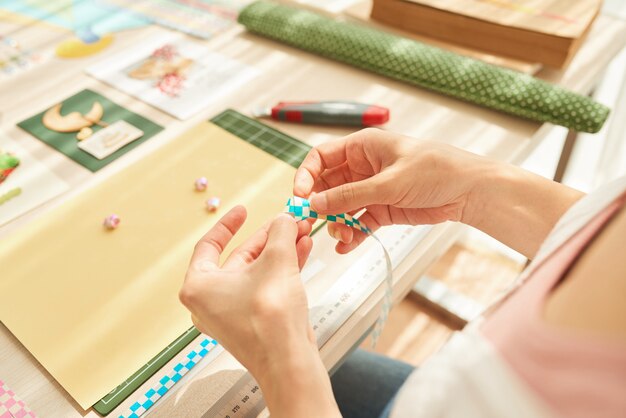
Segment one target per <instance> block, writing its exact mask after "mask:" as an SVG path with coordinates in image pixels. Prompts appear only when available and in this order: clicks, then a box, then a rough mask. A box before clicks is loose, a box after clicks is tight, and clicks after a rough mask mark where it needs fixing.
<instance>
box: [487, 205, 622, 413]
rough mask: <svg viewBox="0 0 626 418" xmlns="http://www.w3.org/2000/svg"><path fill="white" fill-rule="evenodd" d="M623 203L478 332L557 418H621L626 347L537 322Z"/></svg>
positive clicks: (541, 268) (549, 262)
mask: <svg viewBox="0 0 626 418" xmlns="http://www.w3.org/2000/svg"><path fill="white" fill-rule="evenodd" d="M624 197H625V196H622V197H621V198H620V199H618V200H616V201H614V202H613V203H612V204H611V205H609V206H608V207H607V208H606V209H604V210H603V211H602V212H601V213H600V214H598V215H597V216H596V217H595V218H594V219H593V220H592V221H591V222H590V223H588V224H587V225H586V226H585V227H584V228H583V229H581V230H580V231H578V232H577V233H576V234H575V235H574V236H573V237H571V238H570V239H569V240H568V241H567V242H566V243H565V244H563V245H562V246H561V247H560V248H559V249H557V250H556V251H555V252H554V253H553V254H552V255H550V256H548V258H547V259H545V260H544V261H543V262H542V263H541V264H540V265H538V267H537V268H536V270H535V271H534V272H531V274H530V276H529V277H528V278H527V279H526V281H525V282H524V284H523V285H522V286H521V287H520V288H519V289H518V290H517V291H516V292H514V293H513V294H512V295H511V296H509V297H508V299H506V300H505V301H504V302H503V303H502V305H500V306H499V307H498V308H497V309H496V310H495V311H494V312H493V313H492V314H490V315H489V316H488V317H487V318H486V321H485V323H484V324H483V326H482V328H481V332H482V333H483V334H484V335H485V337H486V338H487V339H488V340H489V341H491V343H492V344H493V345H494V346H495V347H496V350H497V351H498V352H499V353H500V355H501V356H502V357H503V358H504V359H505V361H506V362H507V363H508V364H509V365H510V366H511V367H512V369H513V370H514V371H515V372H516V373H517V374H518V375H519V377H520V378H521V379H522V380H523V381H525V382H526V383H527V384H528V385H529V387H530V388H531V389H532V390H533V392H534V393H535V394H536V395H537V396H538V397H539V398H540V399H542V400H543V401H544V403H545V404H546V405H547V406H548V407H550V408H551V409H552V411H553V412H554V414H555V415H557V416H562V417H576V418H579V417H580V418H583V417H584V418H587V417H602V418H613V417H615V418H618V417H619V418H624V417H626V344H622V343H621V342H619V341H616V340H609V339H608V338H607V339H602V338H599V337H591V336H590V335H589V333H587V332H583V331H574V330H566V329H561V328H557V327H554V326H552V325H549V324H547V323H545V322H544V321H543V319H542V312H543V308H544V305H545V301H546V298H547V297H548V295H549V293H550V291H551V290H552V289H553V288H554V287H555V286H556V285H557V284H558V282H559V280H560V279H561V278H562V277H563V275H564V274H565V273H566V271H567V269H568V268H569V267H570V266H571V265H572V263H573V262H574V261H575V260H576V257H577V256H578V255H579V254H580V253H581V252H582V251H583V250H584V249H585V247H586V246H587V245H588V243H589V242H590V240H591V239H592V238H593V237H594V236H595V235H596V234H597V233H598V232H599V231H600V229H601V228H602V226H603V225H605V224H606V222H607V221H608V220H610V219H611V217H612V216H613V215H614V214H615V213H616V212H617V211H618V210H619V209H620V208H621V207H622V206H623V204H624V200H625V199H624ZM625 279H626V278H625Z"/></svg>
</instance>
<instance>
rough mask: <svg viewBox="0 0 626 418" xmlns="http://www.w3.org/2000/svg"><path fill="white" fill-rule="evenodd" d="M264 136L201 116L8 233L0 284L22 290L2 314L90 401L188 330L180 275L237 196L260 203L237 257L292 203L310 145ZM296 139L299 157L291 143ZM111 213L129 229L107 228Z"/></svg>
mask: <svg viewBox="0 0 626 418" xmlns="http://www.w3.org/2000/svg"><path fill="white" fill-rule="evenodd" d="M103 107H104V110H105V111H104V118H105V119H107V114H108V112H107V105H106V103H104V102H103ZM68 110H75V109H71V108H68ZM87 110H88V108H87ZM246 119H247V118H245V117H243V116H242V115H239V114H237V113H236V112H229V113H228V114H226V115H222V117H221V120H222V122H223V125H226V126H228V128H227V129H230V130H234V131H236V130H238V129H244V130H246V131H247V132H250V131H249V130H248V128H249V126H248V125H246V124H245V123H241V122H240V121H241V120H244V121H245V120H246ZM253 122H254V121H253ZM254 123H258V122H254ZM258 125H259V126H261V127H262V126H263V125H262V124H260V123H258ZM44 129H45V128H44ZM257 134H258V135H255V136H254V138H249V139H250V142H248V141H247V140H245V139H241V138H239V137H237V136H236V135H233V134H231V133H229V132H228V131H227V130H225V129H222V128H220V127H219V126H218V125H216V124H213V123H209V122H202V123H200V124H199V125H197V126H195V127H194V128H192V129H190V130H188V131H187V132H185V133H183V134H182V135H181V136H179V137H178V138H176V139H174V140H172V141H170V142H168V143H167V144H165V145H164V146H162V147H161V148H159V149H158V150H156V151H154V152H153V153H151V154H149V155H147V156H146V157H145V158H143V159H142V160H140V161H138V162H136V163H134V164H133V165H131V166H128V167H126V168H124V169H123V170H122V171H120V172H118V173H116V174H114V175H112V176H110V177H108V178H107V179H105V180H104V181H103V182H101V183H99V184H97V185H96V186H94V187H93V188H91V189H89V190H86V191H84V192H83V193H81V194H79V195H77V196H75V197H73V198H72V199H71V200H68V201H67V202H64V203H63V204H62V205H60V206H58V207H56V208H54V209H52V210H51V211H49V212H48V213H45V214H43V215H42V216H40V217H38V218H37V219H35V220H34V221H32V222H31V223H29V224H28V225H26V226H24V227H23V228H21V229H20V230H19V234H17V233H16V234H13V235H10V236H8V237H7V238H6V240H5V241H3V245H2V246H0V265H2V266H3V277H9V278H10V280H2V281H0V293H3V294H8V293H10V294H11V295H12V297H11V299H10V300H7V301H6V303H5V302H3V303H2V304H0V320H2V322H3V323H4V324H5V325H6V326H7V328H8V329H10V330H11V332H12V333H13V335H15V336H16V338H17V339H18V340H19V341H21V342H22V343H23V344H24V346H25V348H26V349H28V350H29V351H30V352H31V353H32V354H33V355H34V357H35V358H37V360H38V361H39V362H40V363H41V364H42V365H43V367H45V368H46V369H47V370H48V371H49V372H50V374H51V375H52V376H53V377H54V378H55V379H56V380H57V381H58V382H59V383H60V384H61V386H63V387H64V388H65V389H66V390H67V392H68V393H69V394H70V396H72V397H73V398H74V399H75V400H76V401H77V402H78V403H79V405H81V406H82V407H83V408H88V407H90V406H91V405H93V404H95V403H96V402H98V400H99V399H101V398H103V397H104V396H105V395H107V394H108V393H109V392H111V390H112V389H113V388H115V387H116V386H118V385H119V384H120V383H121V382H123V381H124V380H125V379H127V378H128V376H129V375H131V374H132V373H133V372H134V371H136V370H139V369H140V368H141V367H142V366H143V365H144V364H146V363H147V362H148V361H150V359H152V358H153V357H154V356H155V355H156V354H157V353H158V352H159V351H161V350H162V349H163V347H166V346H167V345H168V344H169V343H170V342H171V341H173V340H174V339H176V338H177V337H178V336H180V335H181V334H182V333H183V332H184V331H186V330H187V329H189V327H190V326H191V321H190V317H189V314H188V312H187V311H186V310H185V309H184V307H182V306H181V305H180V302H179V301H178V298H177V294H178V290H179V287H180V280H181V278H182V277H184V274H185V271H186V268H187V266H188V262H189V255H190V251H191V250H192V248H193V247H194V245H195V244H196V242H197V241H198V239H200V237H201V236H202V235H204V233H206V231H207V230H208V229H209V228H210V227H211V226H212V225H213V224H214V223H215V222H216V221H217V220H218V219H219V218H220V216H221V215H223V214H224V213H225V212H226V211H227V210H228V209H230V208H231V207H233V206H234V205H236V204H243V205H245V206H247V207H249V208H254V210H251V211H249V215H248V220H247V221H246V223H245V224H244V226H243V227H242V231H241V232H240V233H239V234H238V235H237V236H236V237H235V239H234V241H233V243H232V244H231V245H230V246H229V247H228V248H227V249H226V252H225V255H227V254H228V252H229V251H230V250H231V249H232V248H234V246H236V245H238V244H239V243H241V241H242V240H243V239H245V238H246V237H247V236H249V235H251V234H252V233H253V232H254V231H256V230H257V229H258V228H260V227H261V226H262V225H263V224H265V222H266V221H267V219H270V218H271V217H273V216H275V214H276V213H277V212H280V211H281V210H282V208H283V206H284V196H285V195H288V194H289V193H290V192H291V189H292V187H293V176H294V174H295V168H294V167H293V166H292V165H291V164H293V161H294V159H298V160H299V161H301V159H302V158H303V154H306V151H308V147H307V146H305V145H304V144H302V143H300V142H299V141H298V142H282V143H279V142H274V141H271V140H269V139H268V135H270V137H271V130H269V128H268V129H267V130H261V129H259V130H257ZM68 140H71V141H73V142H74V143H76V142H77V141H76V139H75V138H73V137H70V138H68ZM294 141H295V140H294ZM257 144H258V146H256V145H257ZM295 144H298V145H299V147H298V148H297V150H298V154H297V155H295V154H294V153H289V152H288V151H289V150H290V149H291V148H292V147H294V146H296V145H295ZM260 148H261V149H260ZM302 148H305V149H306V151H304V152H303V153H300V151H301V150H302ZM271 150H274V154H271V152H272V151H271ZM281 154H284V155H282V160H281V159H280V158H276V157H275V156H274V155H281ZM286 161H289V164H287V163H286ZM20 168H21V167H20ZM197 173H203V174H204V175H205V176H206V177H207V178H210V179H214V181H212V183H211V194H212V195H215V196H219V197H220V199H221V200H222V205H221V206H220V208H219V209H218V210H217V211H216V212H215V214H213V215H210V216H207V211H206V209H205V207H204V201H205V200H206V196H204V195H203V194H199V193H195V192H194V191H193V190H190V187H189V183H190V179H194V178H196V176H197ZM12 177H13V176H11V177H10V178H9V180H11V178H12ZM107 214H117V215H118V216H119V217H120V218H121V219H122V222H123V227H122V226H120V228H119V229H118V230H116V231H115V232H114V233H111V231H107V230H106V229H104V228H102V227H98V226H99V224H100V223H101V222H102V220H103V217H104V216H106V215H107ZM61 244H62V245H61ZM16 259H29V260H32V262H31V263H27V264H24V263H14V262H13V261H10V260H16ZM86 277H88V278H89V280H85V278H86ZM104 324H106V326H104ZM124 341H127V342H128V341H132V343H128V344H125V343H124ZM57 342H62V343H58V344H57ZM67 347H80V350H75V351H71V352H68V350H67ZM70 354H71V356H69V355H70ZM68 356H69V357H68ZM87 370H88V371H89V372H86V371H87Z"/></svg>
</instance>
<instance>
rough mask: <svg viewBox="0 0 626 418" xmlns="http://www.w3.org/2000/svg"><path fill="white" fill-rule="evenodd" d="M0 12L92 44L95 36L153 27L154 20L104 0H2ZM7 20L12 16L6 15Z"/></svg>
mask: <svg viewBox="0 0 626 418" xmlns="http://www.w3.org/2000/svg"><path fill="white" fill-rule="evenodd" d="M0 9H3V10H6V11H8V12H11V13H14V14H15V15H18V16H26V17H28V18H30V19H32V21H33V24H38V23H40V22H41V23H44V24H49V25H53V26H57V27H61V28H64V29H68V30H70V31H72V32H74V33H75V34H76V35H77V36H78V37H79V38H80V39H82V40H83V41H84V42H87V43H88V42H91V41H93V39H94V36H96V37H99V36H104V35H106V34H109V33H114V32H119V31H122V30H127V29H135V28H139V27H142V26H146V25H148V24H150V21H149V20H147V19H144V18H142V17H140V16H135V15H133V14H132V13H128V12H126V11H124V10H115V9H113V8H111V7H110V6H108V5H106V4H104V2H103V1H101V0H81V1H72V0H68V1H54V2H46V1H32V0H8V1H0ZM5 16H6V17H10V16H8V15H5Z"/></svg>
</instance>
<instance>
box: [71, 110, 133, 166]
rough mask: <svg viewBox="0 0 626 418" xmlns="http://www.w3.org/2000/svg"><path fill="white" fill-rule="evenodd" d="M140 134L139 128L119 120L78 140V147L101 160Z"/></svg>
mask: <svg viewBox="0 0 626 418" xmlns="http://www.w3.org/2000/svg"><path fill="white" fill-rule="evenodd" d="M142 136H143V131H142V130H141V129H139V128H137V127H135V126H133V125H131V124H130V123H128V122H126V121H123V120H120V121H117V122H115V123H113V124H111V125H109V126H107V127H106V128H103V129H101V130H99V131H98V132H97V133H95V134H93V135H91V136H90V137H89V138H87V139H85V140H84V141H81V142H79V143H78V148H80V149H82V150H83V151H87V152H88V153H90V154H91V155H93V156H94V157H96V158H97V159H99V160H102V159H104V158H106V157H108V156H109V155H111V154H113V153H114V152H115V151H117V150H118V149H120V148H122V147H123V146H125V145H127V144H130V143H131V142H133V141H134V140H136V139H139V138H141V137H142Z"/></svg>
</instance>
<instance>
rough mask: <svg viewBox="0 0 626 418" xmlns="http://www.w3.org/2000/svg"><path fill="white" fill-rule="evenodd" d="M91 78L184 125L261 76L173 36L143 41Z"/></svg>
mask: <svg viewBox="0 0 626 418" xmlns="http://www.w3.org/2000/svg"><path fill="white" fill-rule="evenodd" d="M86 71H87V73H88V74H90V75H91V76H93V77H95V78H97V79H98V80H101V81H103V82H105V83H107V84H110V85H111V86H113V87H115V88H117V89H119V90H121V91H123V92H125V93H127V94H130V95H132V96H135V97H137V98H138V99H140V100H143V101H144V102H146V103H148V104H150V105H152V106H155V107H157V108H159V109H161V110H163V111H164V112H167V113H169V114H170V115H172V116H174V117H177V118H179V119H187V118H189V117H191V116H193V115H194V114H196V113H198V112H200V111H201V110H202V109H204V108H206V107H207V106H208V105H209V104H211V103H214V102H215V101H216V100H218V99H219V98H221V97H224V96H226V95H229V94H232V93H233V92H235V91H237V90H238V89H240V88H242V87H243V86H245V84H246V83H247V82H249V81H250V80H252V79H253V78H254V77H256V76H258V75H259V71H258V70H257V69H256V68H254V67H251V66H247V65H245V64H243V63H241V62H240V61H238V60H235V59H233V58H230V57H228V56H225V55H222V54H218V53H216V52H213V51H211V50H210V48H208V47H207V46H206V45H204V44H202V43H199V42H195V41H191V40H189V39H186V38H184V37H183V36H181V35H179V34H172V33H167V34H164V35H160V36H154V37H150V38H147V39H144V40H142V41H141V42H139V43H137V45H135V46H133V47H130V48H126V49H124V50H123V51H121V52H119V53H118V54H116V55H114V56H111V57H108V58H107V59H106V60H104V61H102V62H98V63H96V64H94V65H91V66H90V67H88V68H87V70H86Z"/></svg>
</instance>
